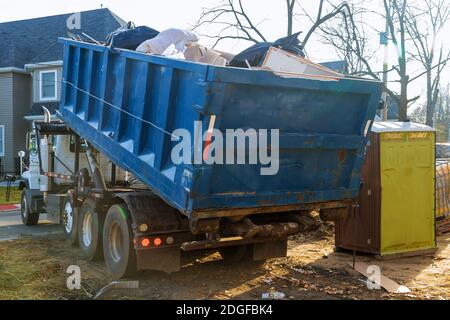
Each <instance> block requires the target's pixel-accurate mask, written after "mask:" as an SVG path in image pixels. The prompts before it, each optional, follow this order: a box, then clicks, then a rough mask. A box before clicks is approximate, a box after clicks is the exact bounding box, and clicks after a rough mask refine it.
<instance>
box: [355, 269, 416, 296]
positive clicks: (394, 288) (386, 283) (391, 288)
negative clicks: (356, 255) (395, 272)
mask: <svg viewBox="0 0 450 320" xmlns="http://www.w3.org/2000/svg"><path fill="white" fill-rule="evenodd" d="M348 265H349V266H350V267H351V268H352V269H353V264H352V263H348ZM371 267H373V266H370V265H368V264H366V263H363V262H357V263H356V264H355V269H354V270H356V271H358V272H359V273H361V274H362V275H363V276H365V277H366V278H367V279H368V282H366V283H367V284H368V286H371V285H373V286H379V287H381V288H383V289H384V290H386V291H387V292H389V293H410V292H411V290H409V289H408V288H407V287H405V286H402V285H400V284H398V283H397V282H395V281H394V280H391V279H389V278H388V277H386V276H385V275H383V274H381V273H380V274H379V275H376V274H375V273H374V272H370V271H371V269H373V268H371ZM374 278H375V279H376V280H379V283H373V281H372V279H374ZM376 282H377V281H376Z"/></svg>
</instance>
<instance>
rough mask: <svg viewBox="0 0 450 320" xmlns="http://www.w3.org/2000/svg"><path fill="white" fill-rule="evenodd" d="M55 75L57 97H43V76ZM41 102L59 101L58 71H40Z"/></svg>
mask: <svg viewBox="0 0 450 320" xmlns="http://www.w3.org/2000/svg"><path fill="white" fill-rule="evenodd" d="M44 73H54V74H55V95H54V96H53V97H47V98H44V97H42V84H43V82H42V74H44ZM39 100H40V101H55V100H58V71H57V70H56V69H51V70H42V71H39Z"/></svg>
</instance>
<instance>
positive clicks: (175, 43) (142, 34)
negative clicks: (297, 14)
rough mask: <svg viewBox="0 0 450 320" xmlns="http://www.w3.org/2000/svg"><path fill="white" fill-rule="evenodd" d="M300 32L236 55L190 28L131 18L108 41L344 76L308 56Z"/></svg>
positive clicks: (190, 57)
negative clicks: (212, 44) (210, 43)
mask: <svg viewBox="0 0 450 320" xmlns="http://www.w3.org/2000/svg"><path fill="white" fill-rule="evenodd" d="M300 33H301V32H298V33H295V34H293V35H290V36H288V37H284V38H281V39H278V40H276V41H274V42H261V43H256V44H254V45H252V46H251V47H249V48H247V49H245V50H244V51H242V52H240V53H238V54H237V55H235V54H232V53H228V52H222V51H219V50H215V49H212V48H208V47H206V46H203V45H201V44H199V38H198V36H197V35H195V34H194V33H193V32H192V31H189V30H183V29H176V28H170V29H167V30H164V31H162V32H158V31H156V30H155V29H153V28H150V27H147V26H139V27H136V26H135V25H134V24H133V23H132V22H129V23H128V24H126V25H125V26H123V27H121V28H120V29H118V30H116V31H114V32H113V33H111V34H110V35H109V36H108V39H107V40H108V42H107V45H108V46H109V47H110V48H119V49H127V50H135V51H137V52H141V53H144V54H151V55H159V56H164V57H170V58H174V59H182V60H187V61H191V62H196V63H204V64H209V65H215V66H220V67H236V68H247V69H250V70H265V71H270V72H274V73H275V74H276V75H278V76H281V77H291V78H292V77H306V78H316V79H320V80H338V79H340V78H342V77H343V76H342V75H341V74H340V73H337V72H334V71H333V70H331V69H329V68H327V67H325V66H323V65H319V64H316V63H313V62H312V61H310V60H308V59H306V58H305V54H304V52H303V48H302V46H301V44H300V41H299V40H298V37H299V35H300Z"/></svg>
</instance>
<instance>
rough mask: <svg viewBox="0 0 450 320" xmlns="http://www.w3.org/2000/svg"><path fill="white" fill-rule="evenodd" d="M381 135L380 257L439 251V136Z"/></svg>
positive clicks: (417, 134)
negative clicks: (436, 173) (437, 154)
mask: <svg viewBox="0 0 450 320" xmlns="http://www.w3.org/2000/svg"><path fill="white" fill-rule="evenodd" d="M380 135H381V136H380V142H381V143H380V148H381V149H380V161H381V166H380V169H381V190H382V195H381V202H382V203H381V226H380V228H381V230H380V232H381V247H380V251H381V252H380V255H382V256H384V255H388V254H397V253H403V252H408V251H417V250H424V249H431V248H435V247H436V240H435V229H434V228H435V227H434V219H435V203H434V190H435V182H434V181H435V133H434V132H431V131H428V132H416V131H412V132H383V133H380Z"/></svg>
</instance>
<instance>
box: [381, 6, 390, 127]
mask: <svg viewBox="0 0 450 320" xmlns="http://www.w3.org/2000/svg"><path fill="white" fill-rule="evenodd" d="M387 14H388V12H386V27H385V31H384V33H381V35H380V43H381V44H382V45H384V59H383V84H384V88H385V89H384V91H383V101H384V108H383V121H387V119H388V93H387V90H386V88H387V84H388V70H389V51H388V44H389V22H388V17H387Z"/></svg>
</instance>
